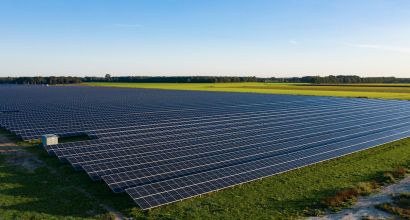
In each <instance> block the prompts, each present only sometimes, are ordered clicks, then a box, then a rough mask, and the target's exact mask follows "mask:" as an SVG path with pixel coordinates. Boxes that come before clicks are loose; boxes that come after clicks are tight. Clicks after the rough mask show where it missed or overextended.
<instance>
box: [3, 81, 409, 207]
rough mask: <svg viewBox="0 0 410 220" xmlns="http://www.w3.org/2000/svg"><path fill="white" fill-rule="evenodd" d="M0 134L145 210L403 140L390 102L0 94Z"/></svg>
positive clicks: (16, 89) (135, 93)
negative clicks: (45, 139) (43, 141)
mask: <svg viewBox="0 0 410 220" xmlns="http://www.w3.org/2000/svg"><path fill="white" fill-rule="evenodd" d="M0 92H1V94H4V95H2V96H0V113H1V114H0V126H1V127H2V128H5V129H7V130H9V131H10V132H12V133H13V134H15V135H17V136H18V137H21V138H23V139H24V140H36V139H40V138H41V136H42V135H44V134H56V135H58V136H59V137H71V136H79V135H88V136H89V137H91V138H92V140H87V141H80V142H73V143H62V144H57V145H49V146H45V149H46V150H47V151H48V153H49V154H50V155H56V156H58V158H59V159H60V160H61V161H62V162H69V163H71V164H72V165H73V166H74V168H75V169H77V170H82V169H84V170H85V171H86V172H87V173H88V175H89V176H90V177H91V178H92V179H93V180H104V181H105V182H106V183H107V184H108V185H109V187H110V188H111V189H112V190H113V191H114V192H117V193H118V192H127V193H128V194H129V195H130V196H131V197H132V198H133V199H134V201H135V202H136V203H137V204H138V205H139V206H140V207H141V208H142V209H150V208H153V207H157V206H161V205H164V204H168V203H171V202H175V201H180V200H182V199H186V198H190V197H193V196H197V195H202V194H205V193H208V192H212V191H216V190H220V189H223V188H226V187H231V186H234V185H238V184H242V183H246V182H249V181H253V180H257V179H260V178H264V177H267V176H271V175H275V174H278V173H281V172H285V171H289V170H292V169H296V168H299V167H303V166H307V165H311V164H314V163H318V162H321V161H324V160H329V159H332V158H336V157H340V156H343V155H346V154H350V153H354V152H358V151H361V150H365V149H368V148H371V147H374V146H378V145H381V144H385V143H388V142H391V141H395V140H398V139H402V138H406V137H409V136H410V114H409V113H410V103H409V102H408V101H399V100H377V99H356V98H336V97H313V96H292V95H274V94H248V93H229V92H205V91H178V90H155V89H130V88H105V87H74V86H70V87H68V86H67V87H65V86H55V87H43V86H12V87H0Z"/></svg>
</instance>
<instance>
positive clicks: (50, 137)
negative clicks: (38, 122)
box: [43, 134, 58, 146]
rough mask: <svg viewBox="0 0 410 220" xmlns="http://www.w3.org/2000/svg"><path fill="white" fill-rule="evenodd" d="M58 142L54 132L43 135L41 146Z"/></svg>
mask: <svg viewBox="0 0 410 220" xmlns="http://www.w3.org/2000/svg"><path fill="white" fill-rule="evenodd" d="M54 144H58V137H57V135H55V134H46V135H43V146H45V145H54Z"/></svg>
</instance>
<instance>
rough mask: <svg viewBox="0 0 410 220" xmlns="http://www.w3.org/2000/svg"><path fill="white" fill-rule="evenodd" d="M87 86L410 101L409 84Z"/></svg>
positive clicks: (156, 84)
mask: <svg viewBox="0 0 410 220" xmlns="http://www.w3.org/2000/svg"><path fill="white" fill-rule="evenodd" d="M84 85H87V86H106V87H129V88H146V89H176V90H201V91H219V92H247V93H269V94H289V95H313V96H337V97H365V98H377V99H405V100H410V84H342V85H312V84H307V83H99V82H98V83H84Z"/></svg>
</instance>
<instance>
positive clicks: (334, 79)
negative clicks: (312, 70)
mask: <svg viewBox="0 0 410 220" xmlns="http://www.w3.org/2000/svg"><path fill="white" fill-rule="evenodd" d="M268 81H271V82H282V83H312V84H353V83H410V78H395V77H360V76H344V75H340V76H333V75H330V76H325V77H321V76H304V77H292V78H274V77H272V78H270V79H268Z"/></svg>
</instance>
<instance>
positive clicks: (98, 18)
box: [0, 0, 410, 77]
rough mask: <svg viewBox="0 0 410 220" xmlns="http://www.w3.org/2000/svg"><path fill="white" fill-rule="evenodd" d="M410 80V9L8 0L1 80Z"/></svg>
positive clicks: (347, 0) (355, 4) (2, 1)
mask: <svg viewBox="0 0 410 220" xmlns="http://www.w3.org/2000/svg"><path fill="white" fill-rule="evenodd" d="M107 73H109V74H111V75H112V76H129V75H133V76H137V75H140V76H196V75H201V76H203V75H208V76H259V77H272V76H274V77H293V76H308V75H309V76H312V75H321V76H327V75H359V76H364V77H366V76H396V77H410V1H408V0H401V1H400V0H397V1H396V0H389V1H381V0H369V1H366V0H352V1H351V0H344V1H329V0H323V1H322V0H320V1H319V0H317V1H312V0H303V1H302V0H287V1H258V0H253V1H249V0H248V1H242V0H235V1H223V0H220V1H213V0H207V1H195V0H188V1H173V0H167V1H155V0H152V1H148V0H147V1H137V0H134V1H125V0H122V1H64V0H59V1H19V0H13V1H9V0H0V76H3V77H4V76H39V75H41V76H50V75H53V76H104V75H105V74H107Z"/></svg>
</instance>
